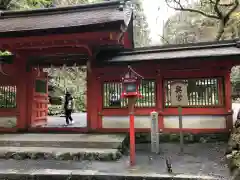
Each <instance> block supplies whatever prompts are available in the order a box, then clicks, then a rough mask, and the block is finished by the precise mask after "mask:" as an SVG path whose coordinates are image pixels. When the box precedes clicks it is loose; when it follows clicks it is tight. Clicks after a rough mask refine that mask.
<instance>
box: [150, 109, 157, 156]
mask: <svg viewBox="0 0 240 180" xmlns="http://www.w3.org/2000/svg"><path fill="white" fill-rule="evenodd" d="M150 120H151V151H152V153H156V154H158V153H159V128H158V113H157V112H156V111H153V112H151V119H150Z"/></svg>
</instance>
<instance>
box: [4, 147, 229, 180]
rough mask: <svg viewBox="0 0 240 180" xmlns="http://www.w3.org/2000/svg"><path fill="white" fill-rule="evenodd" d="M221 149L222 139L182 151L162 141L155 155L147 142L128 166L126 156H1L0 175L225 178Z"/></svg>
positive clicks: (138, 148)
mask: <svg viewBox="0 0 240 180" xmlns="http://www.w3.org/2000/svg"><path fill="white" fill-rule="evenodd" d="M225 149H226V144H225V143H206V144H198V143H197V144H188V145H186V147H185V151H184V152H185V153H184V155H179V146H178V144H169V143H165V144H161V153H160V154H159V155H155V154H151V153H149V145H146V144H141V145H138V146H137V164H136V166H135V167H132V168H130V167H129V157H127V156H125V157H123V158H121V159H120V160H118V161H117V162H97V161H81V162H76V161H54V160H44V161H42V160H40V161H33V160H24V161H16V160H1V161H0V176H1V174H3V172H5V173H9V174H11V173H12V174H14V173H15V174H16V173H22V174H24V173H25V174H29V173H30V174H38V173H40V172H41V173H43V172H44V173H46V174H57V175H60V174H62V175H64V174H65V175H66V174H67V175H71V174H88V175H102V176H103V175H110V176H115V175H117V176H120V175H121V176H144V177H147V176H148V177H150V176H157V177H158V178H159V179H166V178H163V177H161V176H164V177H168V178H169V177H171V178H169V179H172V177H173V176H174V178H173V179H177V178H176V177H179V179H187V178H186V176H187V175H190V176H189V177H192V179H204V178H203V177H205V179H209V177H208V176H211V177H214V178H216V179H222V180H228V179H230V176H229V172H228V167H227V165H226V163H225V159H224V153H225ZM149 156H151V157H149ZM166 157H167V158H170V159H171V162H172V169H173V176H171V175H170V176H169V174H167V171H166V165H165V158H166ZM1 172H2V173H1ZM10 172H11V173H10ZM180 176H181V177H182V178H180ZM193 176H195V178H193ZM160 177H161V178H160ZM183 177H184V178H183ZM197 177H199V178H197ZM200 177H201V178H200ZM110 179H111V178H110ZM126 179H127V178H126Z"/></svg>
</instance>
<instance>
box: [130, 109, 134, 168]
mask: <svg viewBox="0 0 240 180" xmlns="http://www.w3.org/2000/svg"><path fill="white" fill-rule="evenodd" d="M130 165H131V166H134V165H135V128H134V114H133V112H130Z"/></svg>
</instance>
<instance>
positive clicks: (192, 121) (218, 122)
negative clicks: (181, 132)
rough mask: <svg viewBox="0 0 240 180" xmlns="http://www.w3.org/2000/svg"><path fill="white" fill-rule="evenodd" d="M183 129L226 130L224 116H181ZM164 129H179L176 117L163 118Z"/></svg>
mask: <svg viewBox="0 0 240 180" xmlns="http://www.w3.org/2000/svg"><path fill="white" fill-rule="evenodd" d="M182 122H183V128H191V129H224V128H226V118H225V116H211V115H204V116H183V117H182ZM163 123H164V128H179V117H178V116H164V118H163Z"/></svg>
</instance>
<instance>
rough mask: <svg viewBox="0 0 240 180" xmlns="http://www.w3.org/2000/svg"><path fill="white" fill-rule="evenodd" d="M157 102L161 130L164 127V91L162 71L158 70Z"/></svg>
mask: <svg viewBox="0 0 240 180" xmlns="http://www.w3.org/2000/svg"><path fill="white" fill-rule="evenodd" d="M156 91H157V92H156V93H157V96H156V98H157V99H156V102H157V104H156V105H157V112H158V113H159V116H158V127H159V130H160V132H161V131H162V130H163V128H164V124H163V108H164V107H163V104H164V91H163V77H162V76H161V74H160V71H158V72H157V88H156Z"/></svg>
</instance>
